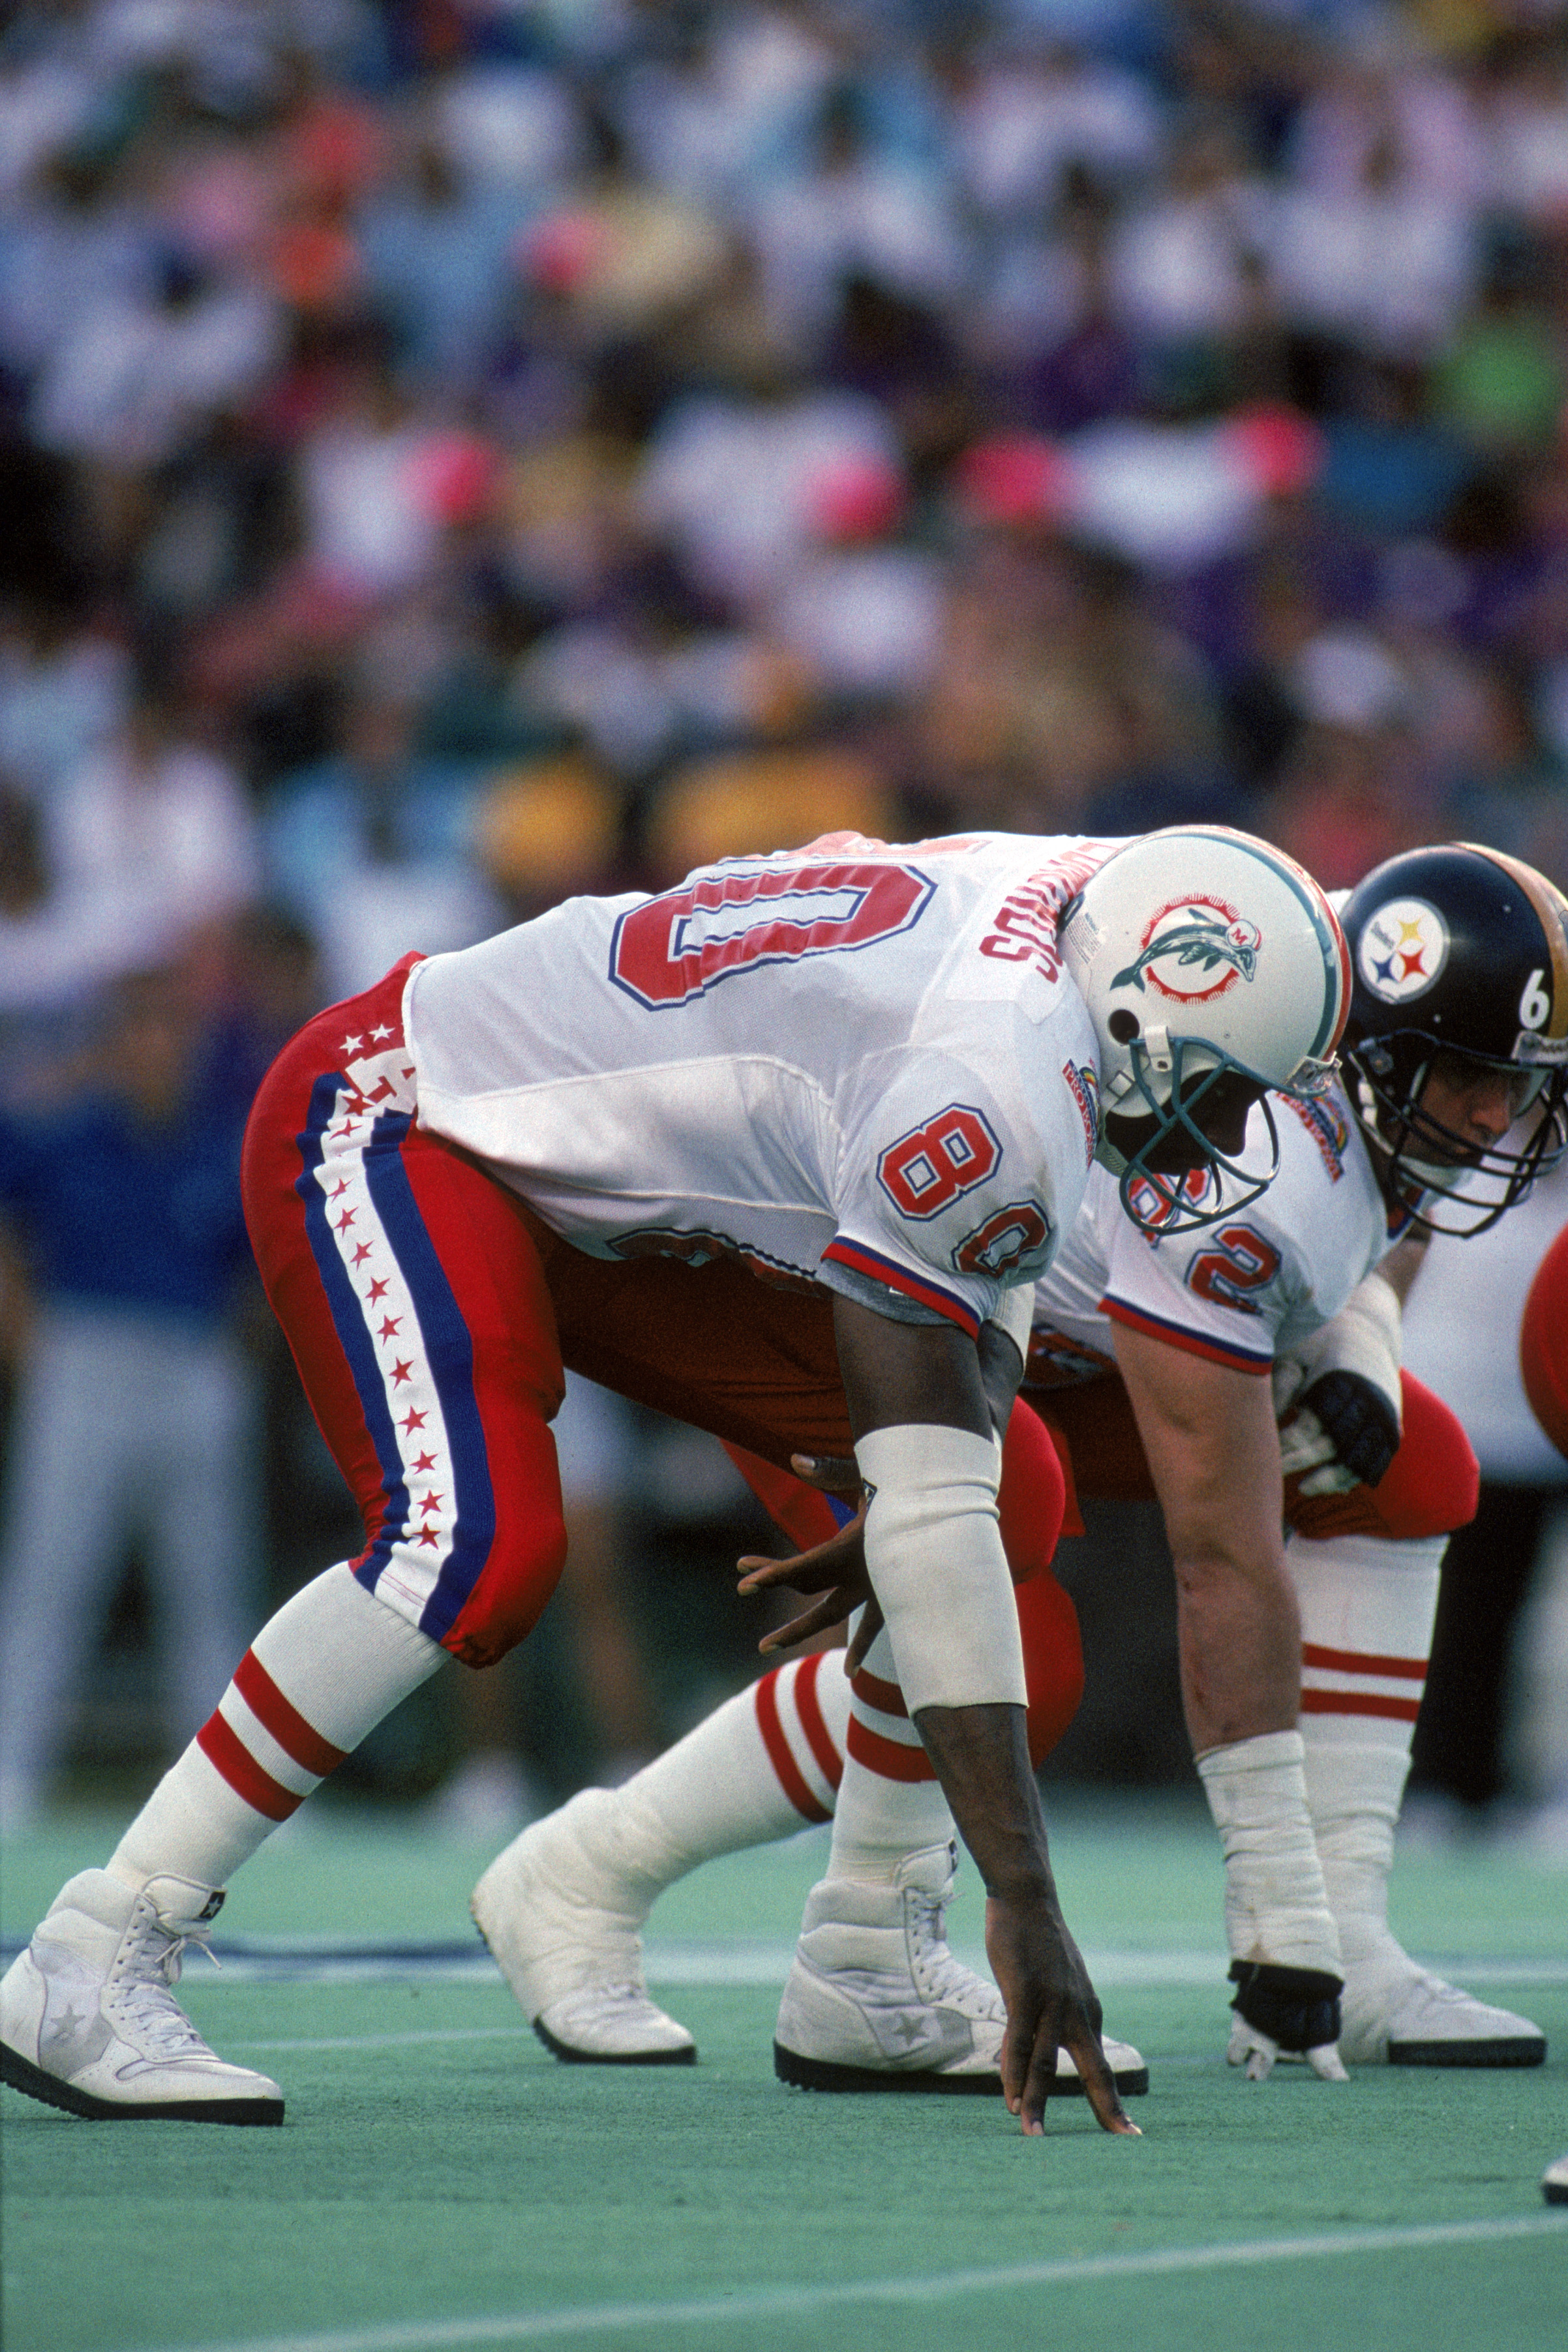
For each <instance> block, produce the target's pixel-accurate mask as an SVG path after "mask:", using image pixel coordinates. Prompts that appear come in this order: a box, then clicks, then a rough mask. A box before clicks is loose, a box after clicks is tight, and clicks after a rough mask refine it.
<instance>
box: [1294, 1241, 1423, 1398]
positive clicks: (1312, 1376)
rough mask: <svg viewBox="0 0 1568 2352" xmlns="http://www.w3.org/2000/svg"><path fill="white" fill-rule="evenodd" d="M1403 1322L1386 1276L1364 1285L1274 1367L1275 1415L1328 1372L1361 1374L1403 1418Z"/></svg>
mask: <svg viewBox="0 0 1568 2352" xmlns="http://www.w3.org/2000/svg"><path fill="white" fill-rule="evenodd" d="M1402 1320H1403V1318H1402V1316H1401V1313H1400V1306H1399V1300H1398V1298H1397V1297H1396V1296H1395V1294H1394V1289H1393V1286H1392V1285H1391V1284H1389V1283H1386V1282H1385V1281H1384V1278H1383V1276H1382V1275H1381V1274H1376V1273H1373V1274H1369V1275H1367V1276H1364V1277H1363V1280H1362V1281H1360V1282H1358V1283H1357V1285H1356V1286H1355V1288H1354V1289H1353V1290H1352V1292H1351V1295H1350V1297H1348V1298H1347V1299H1346V1301H1345V1303H1344V1305H1343V1306H1342V1307H1341V1308H1340V1311H1339V1313H1338V1314H1337V1315H1335V1316H1332V1317H1331V1318H1330V1319H1329V1321H1328V1322H1327V1323H1325V1324H1324V1325H1323V1326H1322V1328H1321V1329H1320V1330H1317V1331H1314V1332H1313V1333H1312V1335H1311V1337H1310V1339H1305V1340H1303V1341H1302V1342H1301V1343H1300V1346H1298V1347H1294V1348H1292V1349H1290V1351H1289V1354H1288V1355H1286V1356H1284V1357H1282V1358H1281V1359H1280V1360H1279V1363H1277V1364H1276V1365H1275V1367H1274V1410H1275V1412H1285V1411H1287V1409H1288V1408H1289V1405H1290V1403H1291V1402H1292V1400H1293V1399H1294V1398H1295V1397H1296V1396H1297V1395H1299V1394H1300V1391H1301V1390H1302V1389H1304V1388H1307V1387H1309V1386H1310V1383H1311V1382H1312V1381H1315V1380H1317V1379H1318V1378H1319V1376H1320V1374H1321V1373H1323V1372H1359V1374H1360V1375H1361V1377H1362V1379H1363V1381H1371V1382H1372V1384H1373V1388H1375V1389H1381V1390H1382V1391H1383V1393H1384V1396H1385V1397H1386V1398H1387V1399H1388V1402H1389V1403H1390V1405H1391V1406H1392V1407H1393V1409H1394V1418H1395V1420H1396V1421H1401V1425H1402V1426H1403V1422H1402V1418H1401V1410H1400V1408H1401V1394H1400V1386H1399V1353H1400V1333H1401V1324H1402Z"/></svg>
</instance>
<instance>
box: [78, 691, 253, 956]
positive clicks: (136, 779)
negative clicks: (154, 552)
mask: <svg viewBox="0 0 1568 2352" xmlns="http://www.w3.org/2000/svg"><path fill="white" fill-rule="evenodd" d="M195 715H196V714H195V710H194V709H193V708H192V705H191V703H190V700H189V698H188V696H187V695H186V693H185V691H184V688H183V684H182V681H181V678H180V676H179V672H178V668H177V666H176V665H175V664H174V662H173V661H172V660H171V659H170V658H169V657H168V656H167V655H166V653H164V652H163V651H160V650H156V649H155V650H153V652H152V653H151V654H150V655H149V656H148V657H147V658H146V660H144V661H143V662H142V664H141V665H140V666H139V668H138V672H137V675H136V677H135V678H134V681H133V685H132V697H131V701H130V707H129V709H128V710H127V712H126V714H125V716H124V718H123V719H121V723H120V726H119V728H118V729H117V730H116V731H115V733H114V734H113V736H112V737H111V738H110V740H108V741H106V742H105V743H103V744H102V745H101V746H100V747H99V748H98V749H96V750H93V751H89V752H87V753H86V754H85V755H84V756H83V757H82V758H81V759H79V761H78V762H77V763H76V765H75V766H74V767H72V768H70V769H69V770H68V771H67V772H64V773H63V774H62V775H61V776H60V777H59V779H58V782H57V784H56V787H55V789H54V791H53V792H52V793H50V795H49V796H48V798H47V800H46V801H45V802H44V803H42V814H43V822H44V834H45V840H46V843H47V860H48V868H49V874H50V878H51V883H52V886H53V888H54V890H55V891H56V892H57V893H58V898H59V901H60V903H61V904H62V905H63V906H65V907H68V908H72V909H73V910H74V911H75V917H76V919H77V921H78V922H79V924H80V925H82V926H83V927H85V928H88V929H92V928H93V927H95V926H101V929H102V931H103V933H104V935H105V936H106V937H111V938H115V939H129V940H132V942H133V943H134V948H135V953H136V956H137V958H138V959H139V960H141V961H147V960H149V959H151V958H153V957H157V956H161V955H164V954H167V953H170V952H173V951H174V950H177V949H178V948H179V947H180V946H181V945H182V944H183V942H184V940H185V938H186V937H187V936H188V934H189V933H190V932H191V931H192V930H194V929H195V928H196V927H197V926H199V925H201V924H203V923H208V922H212V921H215V920H216V919H220V918H222V917H224V916H226V915H228V914H230V913H232V912H233V911H234V910H235V909H236V908H239V907H241V906H243V905H244V904H245V903H246V902H247V900H248V899H249V898H252V897H254V895H255V893H256V889H257V887H258V864H257V855H256V844H255V838H254V829H253V824H252V818H251V813H250V809H249V806H248V803H247V801H246V798H245V795H244V793H243V792H242V790H241V788H240V784H239V780H238V778H237V776H236V774H235V772H234V771H233V769H232V768H230V767H229V766H228V765H227V763H226V761H224V760H222V759H221V758H219V757H218V756H217V755H216V753H214V752H213V751H208V750H206V749H205V748H203V747H202V745H201V744H200V743H199V742H197V741H196V740H193V721H194V720H195Z"/></svg>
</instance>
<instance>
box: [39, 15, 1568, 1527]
mask: <svg viewBox="0 0 1568 2352" xmlns="http://www.w3.org/2000/svg"><path fill="white" fill-rule="evenodd" d="M1560 14H1561V12H1560V11H1558V12H1553V11H1552V9H1551V8H1549V7H1542V6H1539V5H1523V0H1519V5H1515V4H1514V0H1495V5H1493V0H1487V5H1478V6H1466V7H1454V6H1452V5H1446V6H1443V5H1421V6H1408V5H1402V0H1268V5H1258V0H1237V5H1225V6H1219V7H1210V6H1192V7H1186V6H1184V7H1182V8H1179V9H1174V10H1164V11H1162V10H1159V9H1155V8H1152V7H1151V6H1149V5H1147V0H978V5H974V6H973V7H971V8H968V9H964V10H962V11H954V10H952V9H942V8H937V7H934V6H933V5H931V0H743V5H736V6H726V7H720V6H717V5H712V0H695V5H683V6H681V7H679V8H657V7H647V6H640V5H626V0H572V5H563V0H553V4H552V5H522V4H521V0H462V5H432V6H425V5H420V6H402V5H400V6H397V7H389V8H379V7H376V6H374V5H372V0H243V5H226V6H224V7H221V8H215V7H211V6H205V5H199V0H158V5H147V0H81V5H71V6H69V7H48V6H42V5H37V0H29V5H25V6H23V7H20V8H16V9H13V10H11V11H9V12H7V13H5V21H4V23H3V24H0V503H3V504H4V505H5V511H6V517H7V533H6V537H5V545H4V547H3V548H0V780H3V781H0V829H3V832H0V843H3V847H4V852H5V863H6V871H5V876H4V887H3V889H0V1045H4V1047H5V1051H6V1054H7V1056H8V1060H9V1064H10V1066H9V1067H8V1068H7V1069H6V1070H5V1072H4V1073H0V1099H4V1098H5V1096H7V1095H15V1094H16V1092H17V1090H18V1088H19V1087H21V1086H22V1085H23V1084H24V1083H25V1082H26V1081H28V1080H30V1077H31V1076H32V1075H34V1074H35V1073H36V1071H37V1068H38V1067H39V1066H40V1065H41V1063H42V1062H44V1061H47V1059H48V1058H49V1057H50V1056H51V1055H58V1052H59V1051H60V1050H61V1048H62V1046H64V1045H73V1044H75V1043H77V1042H79V1034H80V1024H81V1023H82V1021H83V1019H84V1018H85V1017H86V1011H87V1008H88V1007H89V1005H90V1003H91V1001H92V993H93V991H94V990H95V989H96V988H98V987H99V986H100V985H101V984H102V982H103V980H104V978H105V977H106V976H112V975H114V974H116V973H119V974H124V973H126V972H129V971H134V970H135V969H137V968H138V967H140V966H141V965H142V964H144V963H146V962H148V961H156V960H161V959H163V958H164V957H165V956H166V955H167V954H170V953H173V952H174V951H175V950H176V949H177V948H178V947H179V945H180V943H181V942H182V941H183V940H185V939H187V938H189V937H190V935H191V933H192V929H193V926H194V927H195V933H196V935H197V938H198V940H200V942H201V943H202V953H203V956H204V957H205V971H206V975H207V977H206V981H205V983H204V985H205V986H207V987H208V988H209V989H214V990H216V992H217V997H218V998H219V999H221V1000H222V1003H223V1004H224V1005H226V1008H227V1010H226V1013H225V1014H224V1017H225V1018H226V1019H229V1018H230V1016H231V1015H234V1014H235V1012H236V1006H237V1003H238V1002H239V1000H240V999H241V998H243V997H244V995H245V992H246V987H247V985H248V983H245V984H241V983H239V982H237V980H236V974H237V972H238V971H239V970H240V968H241V967H242V966H243V965H245V964H246V962H247V959H248V960H251V961H255V960H256V959H258V960H259V961H260V963H261V964H263V965H265V964H268V961H269V960H270V961H272V963H273V964H274V965H275V970H274V973H273V977H274V979H276V980H277V981H278V982H279V992H281V993H282V994H289V991H290V989H294V990H295V991H296V992H297V990H298V987H299V986H301V985H302V986H304V987H305V988H306V989H307V990H308V991H314V990H319V991H320V992H321V994H323V995H331V994H333V993H336V992H338V991H340V990H341V989H342V988H344V987H347V986H349V985H351V984H353V983H355V982H358V981H359V980H362V979H367V978H370V977H373V976H374V974H375V973H376V972H378V971H380V970H381V969H382V968H383V967H384V965H386V964H387V963H389V962H390V961H392V960H393V958H394V957H395V955H396V954H397V953H399V952H400V951H401V950H404V949H405V948H406V947H409V946H415V945H423V946H426V947H440V946H444V945H447V944H456V943H457V942H458V941H459V940H465V939H469V938H472V937H474V936H475V935H476V934H477V933H478V932H481V931H482V930H484V929H487V928H488V927H489V926H491V925H494V924H497V923H500V922H502V921H504V920H507V919H512V918H514V917H518V916H522V915H527V914H531V913H534V912H537V911H539V910H540V908H542V907H543V906H545V905H547V904H549V903H551V901H552V898H555V897H557V896H559V895H560V894H562V893H563V892H565V891H568V890H572V889H576V888H584V887H587V888H592V887H630V886H633V885H636V884H638V883H641V882H646V881H649V880H658V881H660V882H663V881H667V880H669V879H673V878H674V877H673V873H672V871H671V866H672V864H673V863H678V862H680V861H683V860H686V859H689V858H691V857H698V856H706V855H709V854H710V853H711V851H712V850H713V849H715V848H723V849H737V848H738V849H741V850H742V851H744V850H749V849H756V848H762V847H765V846H774V845H784V842H785V841H787V840H798V839H800V838H802V837H803V836H804V835H806V834H808V833H810V832H815V831H818V830H822V829H824V828H825V827H826V829H836V826H837V824H851V825H857V824H866V823H868V822H871V823H874V824H876V825H877V826H878V827H879V828H885V829H889V830H894V831H898V830H906V829H907V830H918V831H921V832H934V831H938V830H941V829H943V828H947V827H961V828H962V827H969V826H980V825H997V824H1000V825H1011V826H1015V827H1018V828H1022V829H1036V830H1043V831H1052V830H1056V829H1058V828H1060V829H1076V828H1080V827H1091V826H1092V827H1096V828H1102V829H1110V830H1115V829H1120V828H1122V827H1128V826H1141V825H1143V824H1148V823H1151V822H1155V821H1159V820H1165V821H1171V820H1184V819H1202V818H1208V819H1214V820H1217V821H1221V822H1224V821H1239V822H1241V823H1243V824H1251V825H1253V826H1256V827H1259V828H1261V829H1263V830H1265V831H1270V832H1272V833H1274V834H1275V835H1277V836H1278V837H1279V839H1281V840H1282V841H1283V842H1285V843H1286V844H1287V845H1289V846H1290V847H1291V848H1292V849H1294V850H1295V851H1296V853H1297V854H1298V855H1300V856H1302V857H1303V858H1304V859H1305V861H1306V862H1307V863H1308V864H1309V865H1310V866H1313V867H1314V868H1315V869H1316V870H1317V871H1318V872H1319V873H1320V875H1321V878H1322V879H1324V880H1325V881H1327V882H1330V883H1350V882H1353V881H1354V880H1355V879H1356V878H1357V877H1358V876H1359V874H1360V873H1361V872H1362V871H1363V870H1364V868H1365V867H1366V866H1368V865H1370V864H1372V863H1373V862H1374V861H1375V860H1376V859H1377V858H1379V857H1381V856H1384V855H1386V854H1387V853H1388V852H1389V851H1390V850H1391V849H1394V848H1397V847H1400V846H1403V845H1405V843H1407V842H1409V841H1413V840H1417V839H1422V838H1430V837H1442V836H1445V835H1455V834H1462V835H1468V836H1470V837H1475V838H1479V839H1481V840H1483V841H1489V842H1493V843H1495V844H1496V845H1499V846H1500V847H1504V848H1508V849H1512V850H1515V851H1517V852H1518V853H1519V854H1521V855H1522V856H1526V857H1527V858H1530V859H1531V861H1532V862H1535V863H1537V864H1539V865H1541V866H1542V867H1543V868H1544V869H1545V870H1546V871H1547V872H1549V873H1551V874H1552V875H1553V876H1554V877H1555V878H1556V879H1557V880H1558V881H1559V882H1568V466H1565V464H1564V462H1563V459H1564V453H1565V451H1568V307H1565V294H1568V39H1565V37H1564V34H1563V26H1562V25H1561V23H1560V22H1559V21H1558V17H1559V16H1560ZM150 646H151V647H153V648H154V649H156V648H158V647H160V646H162V647H163V648H165V649H169V648H171V647H173V649H174V651H175V652H177V656H178V658H177V660H174V659H168V658H163V656H159V657H157V658H153V659H151V660H149V659H147V658H144V657H143V655H144V650H145V649H146V648H148V647H150ZM258 838H259V840H260V841H261V842H262V843H263V845H264V848H265V855H264V857H263V858H258V852H257V847H256V843H257V841H258ZM267 877H269V885H268V887H270V888H271V889H272V891H273V892H274V893H275V894H276V896H277V898H279V901H280V902H281V908H282V916H283V920H282V922H281V927H280V928H279V930H278V931H277V933H276V935H275V936H274V938H273V940H272V944H271V946H270V947H268V945H266V944H265V942H264V940H263V934H265V933H266V932H267V929H268V925H269V924H272V923H276V922H278V921H279V917H278V915H277V914H276V913H274V912H260V911H257V893H258V888H260V887H262V884H263V880H264V878H267ZM290 927H293V928H292V929H291V930H290ZM290 939H291V940H292V942H293V944H292V945H290V944H289V940H290ZM246 940H248V941H249V944H248V945H245V944H243V942H244V941H246ZM301 947H304V948H306V949H309V948H314V949H317V950H319V953H320V961H319V962H318V963H317V964H316V965H315V966H314V968H311V967H310V963H309V961H308V958H301V957H300V949H301ZM290 972H291V973H292V979H291V980H289V977H288V975H289V973H290ZM225 974H226V975H227V977H226V978H225V977H224V975H225ZM241 1025H242V1026H243V1025H245V1024H241ZM265 1026H266V1024H265V1023H261V1024H255V1023H251V1024H249V1026H248V1028H247V1037H246V1039H245V1040H243V1041H242V1040H240V1039H239V1037H238V1034H237V1032H236V1042H235V1050H236V1052H237V1054H239V1055H240V1056H241V1059H243V1061H244V1063H245V1066H246V1067H247V1069H251V1068H253V1067H254V1066H255V1063H256V1060H257V1058H258V1055H259V1054H260V1053H261V1051H262V1050H263V1048H262V1045H261V1042H260V1040H261V1031H262V1029H263V1028H265ZM279 1542H280V1543H281V1544H282V1549H283V1550H285V1551H286V1550H287V1549H288V1546H287V1543H286V1542H283V1539H282V1538H279ZM280 1556H281V1554H280Z"/></svg>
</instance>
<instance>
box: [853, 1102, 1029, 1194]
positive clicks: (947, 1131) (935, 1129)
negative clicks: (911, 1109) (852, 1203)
mask: <svg viewBox="0 0 1568 2352" xmlns="http://www.w3.org/2000/svg"><path fill="white" fill-rule="evenodd" d="M1001 1157H1002V1147H1001V1145H1000V1144H999V1143H998V1142H997V1140H996V1138H995V1137H994V1135H993V1133H992V1132H991V1128H990V1124H989V1122H988V1121H987V1120H986V1119H985V1118H983V1117H982V1116H981V1114H980V1112H979V1111H977V1110H975V1109H973V1108H972V1107H971V1105H969V1104H968V1103H949V1105H948V1107H947V1108H946V1109H945V1110H939V1111H938V1113H937V1115H936V1117H935V1118H928V1119H927V1120H926V1121H925V1124H924V1125H923V1126H922V1127H912V1128H911V1129H910V1131H909V1133H908V1135H900V1138H899V1139H898V1141H897V1143H890V1144H889V1146H888V1149H887V1150H886V1151H884V1152H883V1154H882V1156H881V1158H880V1159H879V1160H878V1162H877V1177H878V1181H879V1183H880V1185H881V1187H882V1190H883V1192H886V1194H887V1195H888V1198H889V1200H890V1201H891V1202H892V1203H893V1206H894V1207H895V1208H896V1209H897V1210H898V1211H899V1213H900V1215H902V1216H906V1217H917V1218H920V1219H921V1220H923V1219H925V1218H927V1217H937V1216H940V1215H941V1214H942V1211H943V1209H945V1208H946V1207H947V1206H948V1204H949V1202H952V1201H956V1200H957V1199H958V1197H959V1195H960V1194H961V1193H963V1192H973V1189H974V1187H975V1185H976V1184H984V1181H985V1179H986V1178H987V1176H989V1175H990V1173H991V1171H992V1170H993V1169H994V1167H995V1165H996V1163H997V1161H998V1160H1000V1159H1001Z"/></svg>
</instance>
